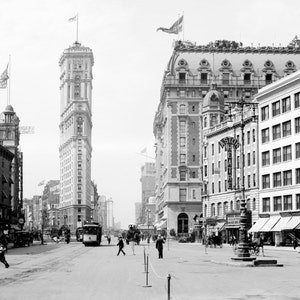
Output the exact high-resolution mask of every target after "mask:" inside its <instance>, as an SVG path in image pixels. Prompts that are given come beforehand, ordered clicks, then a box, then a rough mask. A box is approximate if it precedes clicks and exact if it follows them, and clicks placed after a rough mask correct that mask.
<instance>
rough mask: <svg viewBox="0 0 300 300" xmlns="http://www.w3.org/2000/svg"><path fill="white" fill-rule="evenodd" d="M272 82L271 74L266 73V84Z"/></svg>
mask: <svg viewBox="0 0 300 300" xmlns="http://www.w3.org/2000/svg"><path fill="white" fill-rule="evenodd" d="M270 83H272V74H266V84H270Z"/></svg>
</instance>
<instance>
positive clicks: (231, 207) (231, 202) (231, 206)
mask: <svg viewBox="0 0 300 300" xmlns="http://www.w3.org/2000/svg"><path fill="white" fill-rule="evenodd" d="M230 210H233V201H230Z"/></svg>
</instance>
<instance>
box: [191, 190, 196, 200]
mask: <svg viewBox="0 0 300 300" xmlns="http://www.w3.org/2000/svg"><path fill="white" fill-rule="evenodd" d="M192 197H193V199H196V190H193V191H192Z"/></svg>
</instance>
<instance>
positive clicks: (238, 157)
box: [236, 155, 240, 169]
mask: <svg viewBox="0 0 300 300" xmlns="http://www.w3.org/2000/svg"><path fill="white" fill-rule="evenodd" d="M236 168H237V169H239V168H240V156H239V155H238V156H237V157H236Z"/></svg>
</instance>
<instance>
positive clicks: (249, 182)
mask: <svg viewBox="0 0 300 300" xmlns="http://www.w3.org/2000/svg"><path fill="white" fill-rule="evenodd" d="M251 177H252V178H251ZM244 182H245V176H244ZM241 184H242V183H241V178H240V177H239V176H237V178H236V185H235V187H234V189H237V190H238V189H240V187H241ZM246 187H247V188H251V187H252V188H254V187H256V174H252V176H251V174H249V175H247V183H246ZM224 191H225V192H227V191H228V179H225V180H224ZM202 192H203V194H205V195H206V194H208V193H209V191H208V184H207V183H204V184H203V191H202ZM217 192H218V193H222V181H221V180H219V181H218V190H217ZM215 193H216V190H215V183H214V182H212V183H211V194H215Z"/></svg>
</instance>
